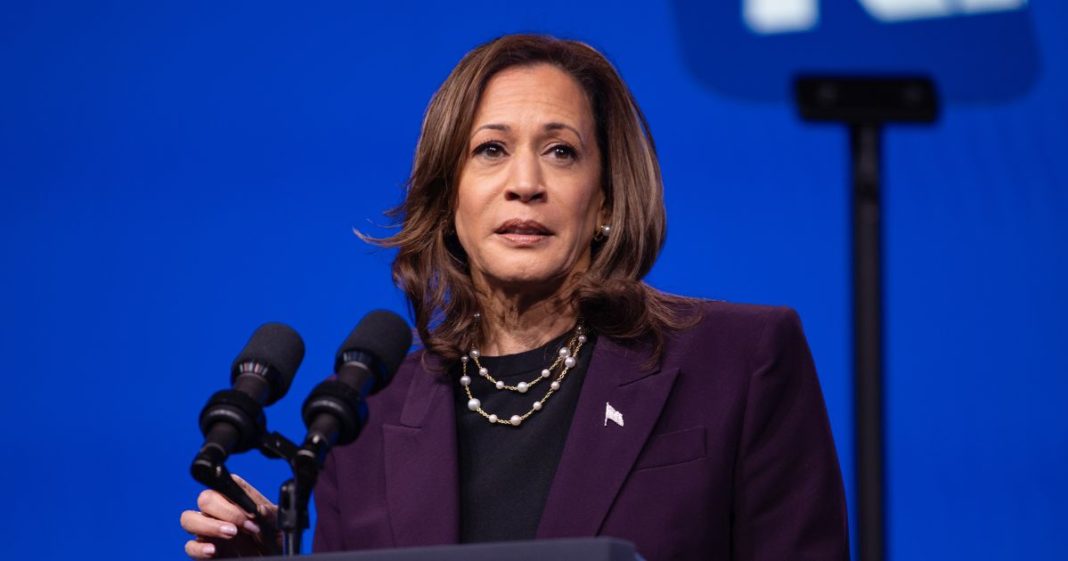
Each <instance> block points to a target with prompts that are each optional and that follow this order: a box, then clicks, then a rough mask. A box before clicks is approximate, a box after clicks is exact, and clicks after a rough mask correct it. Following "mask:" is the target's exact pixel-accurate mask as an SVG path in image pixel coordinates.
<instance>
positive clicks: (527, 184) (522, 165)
mask: <svg viewBox="0 0 1068 561" xmlns="http://www.w3.org/2000/svg"><path fill="white" fill-rule="evenodd" d="M511 164H512V165H511V166H510V169H509V177H508V187H507V191H506V192H505V199H506V200H509V201H516V200H517V201H522V202H530V201H536V200H541V199H544V198H545V185H544V182H543V177H542V172H541V165H540V162H539V161H538V156H537V154H529V153H520V154H517V155H516V156H514V157H513V159H512V162H511Z"/></svg>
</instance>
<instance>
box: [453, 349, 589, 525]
mask: <svg viewBox="0 0 1068 561" xmlns="http://www.w3.org/2000/svg"><path fill="white" fill-rule="evenodd" d="M573 335H574V332H572V331H569V332H568V333H567V334H565V335H563V336H561V337H559V338H557V339H555V340H553V341H550V342H549V343H548V344H546V345H544V346H542V347H540V348H537V349H534V350H530V351H527V352H524V353H519V354H515V355H505V356H499V357H481V358H480V359H479V361H480V362H481V363H482V366H483V367H485V368H486V369H488V370H489V373H490V375H491V376H493V377H494V378H496V379H498V380H501V381H503V382H504V383H505V384H506V385H509V386H515V385H516V384H518V383H519V382H521V381H526V382H529V381H531V380H533V379H535V378H537V377H538V376H539V375H540V373H541V371H542V369H543V368H547V367H548V366H549V365H550V364H552V362H553V361H554V360H555V358H556V355H557V353H558V352H559V350H560V347H562V346H563V345H565V344H566V343H567V342H568V341H569V340H570V338H571V337H572V336H573ZM587 336H588V338H589V340H588V341H586V343H585V344H584V345H582V348H581V349H580V350H579V352H578V357H577V359H578V360H577V362H576V365H575V367H574V368H572V369H571V370H569V371H568V374H567V377H566V378H564V381H563V382H561V383H560V390H559V391H557V392H555V393H553V395H552V396H551V397H550V398H549V399H548V400H547V401H546V402H545V405H544V406H543V407H542V409H541V410H540V411H535V412H534V414H533V415H531V416H530V417H528V418H527V420H526V421H523V423H522V424H521V425H519V426H518V427H513V426H510V425H500V424H491V423H490V422H489V421H488V420H487V419H486V418H485V417H483V416H482V415H479V414H478V413H477V412H474V411H471V410H469V409H468V408H467V401H468V397H467V394H466V392H464V390H463V388H462V387H461V386H460V384H459V379H460V366H459V365H457V366H456V367H455V368H454V371H453V377H452V378H453V380H454V381H456V385H455V386H453V388H454V390H453V393H454V394H455V396H456V399H455V402H456V433H457V442H458V444H459V468H460V542H461V543H472V542H489V541H505V540H524V539H533V538H534V534H535V532H536V531H537V529H538V523H539V522H540V521H541V512H542V509H543V508H544V507H545V500H546V498H547V497H548V495H549V486H550V484H551V483H552V480H553V475H554V474H555V473H556V466H557V465H558V464H559V463H560V456H561V454H562V453H563V451H564V441H565V440H566V439H567V432H568V429H569V428H570V426H571V418H572V417H573V416H574V413H575V405H576V404H577V403H578V396H579V390H581V389H582V381H583V379H584V378H585V376H586V369H587V366H588V365H589V363H590V357H591V356H592V355H593V344H594V337H593V336H592V335H587ZM467 373H468V376H470V377H471V380H472V381H471V394H472V395H473V396H474V397H475V398H476V399H478V400H479V401H481V402H482V409H484V410H485V411H486V412H487V413H494V414H496V415H497V416H498V417H500V418H501V419H505V420H507V419H509V418H511V416H512V415H520V416H521V415H523V414H524V413H526V412H527V411H529V410H530V408H531V405H532V404H533V403H534V402H535V401H538V400H540V399H541V398H542V397H544V396H545V393H546V392H547V391H548V390H549V384H550V382H552V380H555V379H556V378H557V377H558V376H559V374H560V370H559V368H557V369H554V370H553V374H552V376H551V377H550V378H548V379H544V380H542V381H540V382H538V384H537V385H535V386H533V387H532V388H531V389H530V391H528V392H527V393H525V394H521V393H517V392H514V391H509V390H498V389H496V388H495V387H493V384H491V383H490V382H489V380H486V379H485V378H482V377H480V376H479V375H478V367H477V366H475V364H474V361H471V362H469V363H468V365H467Z"/></svg>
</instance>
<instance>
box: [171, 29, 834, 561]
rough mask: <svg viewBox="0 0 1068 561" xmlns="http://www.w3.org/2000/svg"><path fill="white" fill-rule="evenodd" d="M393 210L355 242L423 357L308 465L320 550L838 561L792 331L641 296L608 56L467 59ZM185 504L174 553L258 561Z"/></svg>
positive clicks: (641, 152) (623, 102)
mask: <svg viewBox="0 0 1068 561" xmlns="http://www.w3.org/2000/svg"><path fill="white" fill-rule="evenodd" d="M397 212H398V214H399V216H400V217H401V218H402V226H401V229H400V231H399V232H398V233H397V234H396V235H395V236H393V237H390V238H387V239H384V240H372V241H375V242H377V243H381V244H382V245H385V246H388V247H396V248H397V249H398V255H397V258H396V260H395V262H394V265H393V273H394V278H395V279H396V281H397V283H398V285H399V286H400V287H401V288H402V289H403V290H404V291H405V292H406V294H407V296H408V298H409V300H410V301H411V304H412V308H413V310H414V313H415V318H416V323H417V328H418V331H419V334H420V336H421V339H422V341H423V347H424V348H423V350H421V351H418V352H416V353H413V354H412V355H411V356H409V357H408V359H407V361H406V362H405V363H404V365H403V366H402V367H401V369H400V371H399V372H398V374H397V375H396V377H395V379H394V381H393V382H392V384H391V385H390V386H389V387H388V388H387V389H386V390H384V391H383V392H382V393H380V394H378V395H376V396H375V397H373V398H371V399H370V400H369V402H368V404H369V407H370V409H371V415H370V419H369V424H368V426H367V427H366V428H365V430H364V431H363V433H362V434H361V436H360V438H359V439H358V440H357V441H356V442H355V443H353V444H352V445H350V446H346V447H341V448H338V449H336V450H335V451H334V452H333V453H332V455H331V456H330V457H329V459H328V460H327V464H326V466H325V469H324V473H323V475H322V477H321V478H320V480H319V483H318V487H317V489H316V508H317V513H318V523H317V527H316V531H315V542H314V546H315V549H316V551H329V550H340V549H361V548H387V547H402V546H415V545H429V544H441V543H457V542H476V541H493V540H504V539H532V538H552V537H565V536H588V535H607V536H615V537H619V538H624V539H627V540H630V541H632V542H634V543H635V544H636V546H637V548H638V551H639V552H640V553H641V554H642V555H643V556H645V558H647V559H650V560H651V561H659V560H666V559H746V560H757V559H769V560H770V559H776V560H780V559H820V560H828V559H848V545H847V530H846V522H845V516H846V515H845V504H844V499H843V491H842V485H841V476H840V473H839V469H838V463H837V459H836V457H835V452H834V444H833V441H832V439H831V434H830V429H829V425H828V422H827V417H826V412H825V410H824V405H823V401H822V396H821V395H820V390H819V386H818V381H817V379H816V375H815V371H814V368H813V364H812V359H811V357H810V355H809V352H808V348H807V345H806V343H805V340H804V336H803V334H802V332H801V328H800V322H799V320H798V318H797V316H796V314H795V313H794V312H792V311H791V310H789V309H783V308H769V307H756V306H742V305H734V304H727V303H722V302H703V301H697V300H692V299H687V298H681V297H675V296H669V295H665V294H663V293H660V292H657V291H656V290H654V289H652V288H650V287H649V286H647V285H645V284H643V283H642V282H641V279H642V277H643V276H644V275H645V274H646V273H647V272H648V271H649V269H650V268H651V267H652V265H653V263H654V261H655V260H656V256H657V253H658V252H659V250H660V247H661V245H662V242H663V239H664V232H665V213H664V207H663V200H662V194H661V180H660V171H659V166H658V163H657V159H656V154H655V150H654V147H653V143H652V138H651V136H650V135H649V131H648V128H647V125H646V123H645V120H644V117H643V116H642V114H641V111H640V110H639V109H638V107H637V105H636V104H635V102H634V100H633V98H632V96H631V95H630V93H629V91H628V90H627V88H626V86H625V85H624V84H623V82H622V81H621V79H620V78H619V76H618V74H617V73H616V72H615V70H614V69H613V68H612V66H611V65H610V63H608V61H607V60H605V58H604V57H603V56H602V55H600V54H599V53H598V52H596V51H595V50H593V49H592V48H590V47H588V46H586V45H584V44H582V43H577V42H573V41H561V40H557V39H553V38H548V37H542V36H529V35H516V36H506V37H502V38H500V39H497V40H495V41H492V42H490V43H488V44H486V45H483V46H481V47H479V48H477V49H475V50H474V51H472V52H471V53H469V54H468V55H467V56H466V57H464V59H463V60H462V61H461V62H460V64H459V65H458V66H457V67H456V68H455V69H454V70H453V72H452V73H451V75H450V76H449V77H448V79H447V80H446V81H445V83H444V84H443V85H442V86H441V88H440V89H439V90H438V92H437V93H436V94H435V95H434V98H433V100H432V101H431V103H430V106H429V108H428V110H427V114H426V117H425V120H424V123H423V129H422V135H421V137H420V140H419V146H418V149H417V152H416V157H415V162H414V165H413V169H412V175H411V178H410V180H409V186H408V193H407V197H406V199H405V201H404V203H403V204H402V206H401V207H400V208H399V209H398V210H397ZM256 498H257V500H258V501H259V502H260V503H261V505H262V506H263V510H264V512H265V513H267V514H269V513H270V512H271V509H273V506H272V505H270V503H269V502H268V501H266V500H265V499H263V498H262V496H261V495H259V494H258V493H256ZM199 504H200V508H201V511H202V512H200V513H195V512H191V511H190V512H186V513H185V514H183V517H182V525H183V527H184V528H186V529H187V530H188V531H190V532H191V533H193V534H195V535H196V536H197V539H196V540H192V541H190V542H189V543H188V544H187V545H186V551H187V552H188V553H189V555H190V556H192V557H198V558H203V557H211V556H213V555H223V554H227V553H233V552H234V550H233V548H234V547H235V546H238V547H247V546H252V545H256V544H257V543H260V544H262V543H273V541H274V535H273V533H272V532H271V531H269V530H264V529H261V528H259V527H258V526H257V525H256V523H255V521H251V520H249V519H248V517H246V516H245V515H244V514H243V513H242V512H241V511H240V510H239V509H237V508H236V507H235V506H234V505H232V504H229V503H227V502H226V501H225V500H224V499H222V498H221V497H220V496H218V495H217V494H215V493H213V492H211V491H206V492H205V493H203V494H202V495H201V499H200V501H199ZM216 547H218V549H216ZM223 547H225V548H227V549H222V548H223ZM251 551H254V549H246V550H245V552H246V553H247V552H251Z"/></svg>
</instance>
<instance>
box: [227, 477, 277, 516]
mask: <svg viewBox="0 0 1068 561" xmlns="http://www.w3.org/2000/svg"><path fill="white" fill-rule="evenodd" d="M230 477H233V478H234V481H235V482H236V483H237V484H238V485H239V486H240V487H241V488H242V489H244V490H245V492H246V493H248V496H249V497H251V498H252V502H254V503H256V504H257V505H258V506H260V507H266V508H260V514H261V515H263V514H269V513H273V512H274V511H275V510H277V508H276V507H275V506H274V503H272V502H271V501H270V500H268V499H267V497H264V496H263V493H260V491H259V489H257V488H255V487H253V486H252V485H250V484H249V482H248V481H245V480H244V479H243V478H242V477H241V476H239V475H236V474H230Z"/></svg>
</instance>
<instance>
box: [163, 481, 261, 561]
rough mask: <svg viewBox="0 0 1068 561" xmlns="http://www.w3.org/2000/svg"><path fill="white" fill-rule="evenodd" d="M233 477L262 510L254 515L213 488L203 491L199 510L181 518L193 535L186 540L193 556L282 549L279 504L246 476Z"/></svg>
mask: <svg viewBox="0 0 1068 561" xmlns="http://www.w3.org/2000/svg"><path fill="white" fill-rule="evenodd" d="M233 478H234V481H235V482H236V483H237V484H238V485H240V486H241V488H242V489H244V490H245V492H246V493H248V496H249V497H251V498H252V501H253V502H255V503H256V507H257V510H258V511H259V512H258V513H257V515H255V516H254V515H251V514H249V513H247V512H245V511H244V509H242V508H241V507H239V506H237V505H235V504H234V503H232V502H230V501H229V500H227V499H226V497H224V496H222V495H221V494H219V493H217V492H215V491H212V490H210V489H209V490H205V491H203V492H201V493H200V496H199V497H197V507H198V508H200V511H199V512H197V511H195V510H187V511H185V512H183V513H182V519H181V521H182V528H183V529H184V530H185V531H186V532H189V533H190V534H193V536H194V539H191V540H189V541H187V542H185V552H186V554H187V555H189V556H190V557H192V558H193V559H211V558H214V557H249V556H256V555H273V554H276V553H278V552H279V551H280V550H281V547H280V544H279V538H280V536H279V534H278V530H277V529H276V528H275V520H276V517H277V513H278V507H277V506H275V505H274V503H272V502H271V501H269V500H267V498H266V497H264V496H263V494H261V493H260V492H259V491H257V490H256V488H255V487H253V486H251V485H249V484H248V483H247V482H246V481H245V480H244V479H241V478H240V477H238V476H236V475H234V476H233Z"/></svg>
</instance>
